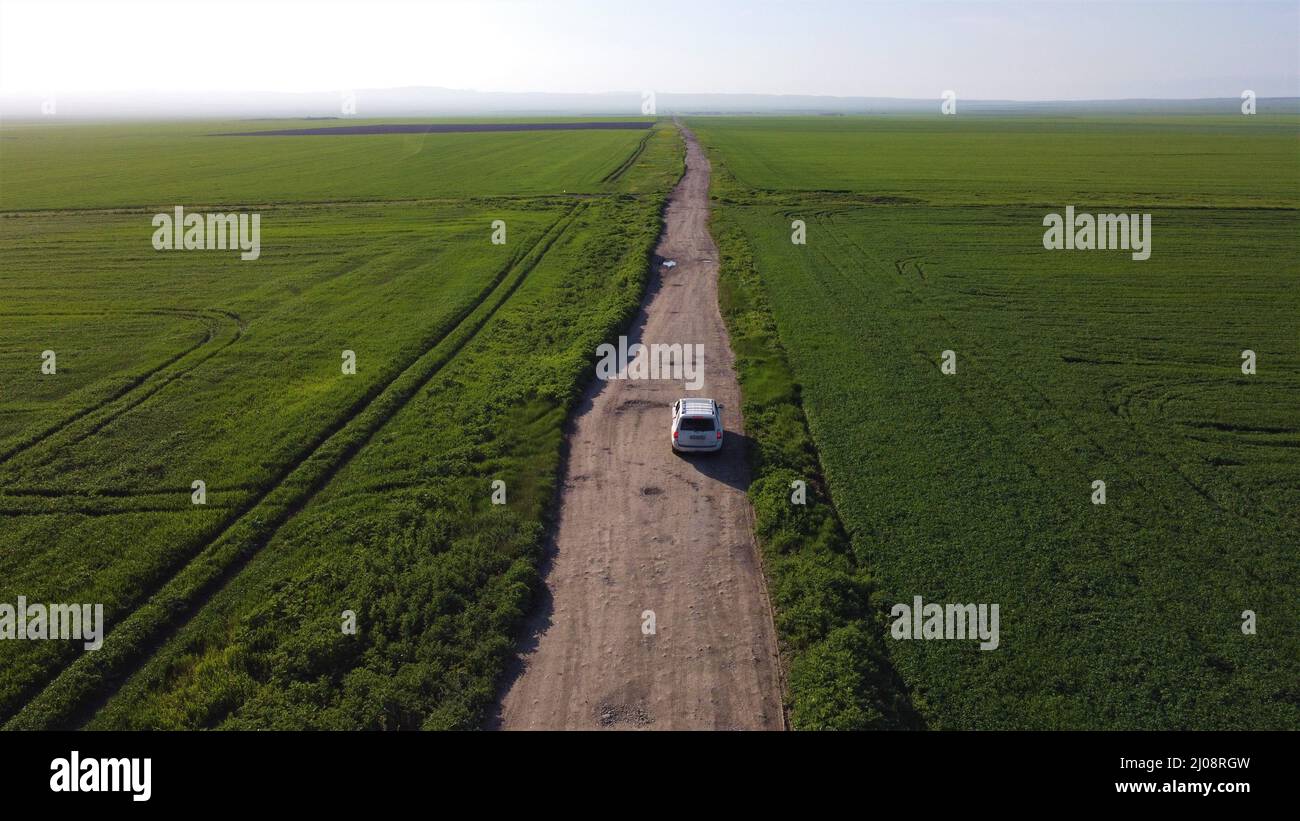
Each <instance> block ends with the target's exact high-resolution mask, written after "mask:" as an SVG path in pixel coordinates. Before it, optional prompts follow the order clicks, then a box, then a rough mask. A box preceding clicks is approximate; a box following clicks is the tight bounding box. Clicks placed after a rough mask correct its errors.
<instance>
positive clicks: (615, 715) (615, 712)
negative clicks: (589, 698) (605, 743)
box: [596, 703, 655, 727]
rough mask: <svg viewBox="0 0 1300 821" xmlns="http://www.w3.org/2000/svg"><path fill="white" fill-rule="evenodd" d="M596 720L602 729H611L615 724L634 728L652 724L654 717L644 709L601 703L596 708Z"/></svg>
mask: <svg viewBox="0 0 1300 821" xmlns="http://www.w3.org/2000/svg"><path fill="white" fill-rule="evenodd" d="M596 720H597V721H599V722H600V726H602V727H613V726H614V725H615V724H631V725H632V726H634V727H644V726H646V725H647V724H654V721H655V719H654V716H652V715H651V714H650V711H649V710H647V709H646V708H644V707H639V706H638V707H629V706H627V705H626V704H609V703H601V704H600V706H598V707H597V708H596Z"/></svg>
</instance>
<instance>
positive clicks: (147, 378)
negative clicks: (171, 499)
mask: <svg viewBox="0 0 1300 821" xmlns="http://www.w3.org/2000/svg"><path fill="white" fill-rule="evenodd" d="M131 313H132V314H136V315H140V314H143V315H150V316H182V317H187V318H195V319H204V320H210V322H209V324H208V333H207V336H206V337H204V338H203V339H201V340H199V341H198V342H196V343H194V344H193V345H191V346H189V347H187V348H184V349H183V350H181V351H180V352H178V353H176V354H174V355H172V356H170V357H168V358H167V359H165V360H163V361H162V362H161V363H159V364H158V365H157V366H155V367H153V368H150V369H149V370H147V371H145V372H144V373H142V374H138V375H136V376H132V377H127V382H126V384H125V385H123V386H122V387H121V389H119V390H117V391H115V392H114V393H112V394H111V395H109V396H107V397H105V398H104V399H102V400H100V401H99V402H96V403H93V404H91V405H88V406H86V407H84V408H81V409H80V410H77V411H75V412H73V413H72V414H70V415H69V416H66V417H64V418H63V419H61V420H59V421H58V422H55V423H54V424H53V425H51V426H49V427H47V428H45V429H44V430H42V431H39V432H38V433H36V434H34V435H32V436H30V437H28V438H26V439H24V440H23V441H20V442H18V443H16V444H14V445H11V446H10V447H9V448H8V449H7V450H4V451H0V465H4V464H5V463H7V462H8V461H9V460H11V459H13V458H14V457H15V456H18V455H20V454H23V453H26V452H27V451H29V450H31V449H33V448H35V447H37V446H38V445H41V444H42V443H45V442H47V441H48V440H49V439H50V438H52V437H55V436H58V435H60V434H62V433H64V432H65V431H68V430H69V429H71V428H72V427H73V426H74V425H76V424H77V423H78V422H81V421H83V420H86V422H87V424H88V425H89V429H88V430H86V431H84V432H74V433H73V434H72V436H73V437H74V438H73V439H72V440H71V441H70V442H69V443H68V444H72V445H75V444H77V443H78V442H81V441H83V440H85V439H86V438H88V437H90V436H93V435H95V433H97V432H99V431H100V430H101V429H102V428H103V427H104V426H105V425H107V424H109V423H110V422H112V421H113V420H114V419H117V418H118V417H120V416H121V415H122V414H124V413H127V412H128V411H130V410H131V409H132V408H134V407H136V406H137V405H139V404H140V403H141V402H144V401H145V400H146V399H148V398H149V397H150V396H153V395H154V394H155V393H157V392H158V391H160V390H162V389H163V388H164V387H166V386H167V385H168V384H170V383H171V382H172V381H174V380H176V379H178V378H180V377H182V376H184V375H186V374H188V373H190V372H191V371H193V370H194V369H195V368H197V367H198V366H199V365H202V364H203V363H204V362H206V361H208V360H209V359H211V358H212V357H214V356H216V355H217V354H219V353H221V351H223V350H225V349H226V348H227V347H229V346H231V345H233V344H235V343H236V342H238V341H239V339H240V338H241V337H242V336H243V335H244V329H245V324H244V321H243V319H242V318H240V316H239V315H238V314H236V313H234V312H233V311H225V310H221V309H215V308H214V309H198V310H188V309H183V308H155V309H151V310H147V311H133V312H131ZM110 318H111V317H110ZM227 321H228V322H232V323H233V324H234V332H233V333H232V334H231V336H230V338H229V339H227V340H226V341H225V342H224V343H223V344H221V345H219V346H218V347H216V348H215V349H213V350H211V351H208V352H207V353H206V355H204V356H202V357H199V358H198V359H196V360H195V361H193V362H190V363H189V364H187V365H185V366H183V367H178V368H175V369H172V370H168V369H169V368H171V367H172V366H173V365H176V364H177V363H179V362H181V361H182V360H184V359H185V358H186V357H188V356H189V355H190V354H192V353H194V352H195V351H197V350H199V349H200V348H203V347H205V346H207V345H209V344H210V343H211V342H213V341H214V340H216V339H217V336H218V331H217V328H218V326H219V325H220V324H223V323H224V322H227ZM164 372H165V373H164ZM154 377H157V378H156V379H155V378H154ZM90 417H94V418H93V419H92V418H90Z"/></svg>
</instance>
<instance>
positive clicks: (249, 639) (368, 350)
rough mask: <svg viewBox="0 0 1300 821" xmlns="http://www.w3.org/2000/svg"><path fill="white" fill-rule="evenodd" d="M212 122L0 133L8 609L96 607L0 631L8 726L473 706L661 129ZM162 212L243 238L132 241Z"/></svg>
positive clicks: (349, 716) (670, 167) (343, 718)
mask: <svg viewBox="0 0 1300 821" xmlns="http://www.w3.org/2000/svg"><path fill="white" fill-rule="evenodd" d="M255 125H256V127H257V129H258V130H262V129H271V128H277V127H291V126H295V125H296V126H302V125H303V124H302V123H301V122H298V123H280V122H259V123H256V124H255ZM236 130H250V128H249V124H248V123H210V122H209V123H183V124H175V123H170V124H158V125H152V124H131V125H77V126H61V127H58V126H55V127H52V126H46V125H39V126H37V125H16V124H15V125H7V126H5V127H4V128H3V129H0V161H2V162H3V165H4V179H3V184H2V185H0V254H3V256H4V259H5V261H6V264H5V266H4V268H3V270H0V294H3V302H0V521H3V523H4V524H3V528H0V601H6V602H14V601H16V599H17V597H18V596H25V597H26V598H27V600H28V601H41V602H102V603H103V604H104V605H105V621H106V624H107V627H108V630H109V634H108V637H107V639H106V641H105V643H104V646H103V647H102V648H101V649H100V650H98V651H96V652H94V653H84V652H82V649H81V646H80V645H79V644H73V643H69V642H47V641H41V642H38V641H6V642H3V643H0V723H5V726H7V727H9V728H11V729H12V728H32V727H75V726H87V725H88V726H92V727H103V728H125V727H150V728H201V727H259V728H305V727H317V728H373V729H378V728H418V727H473V726H477V724H478V722H479V721H480V719H481V715H482V711H483V709H484V708H485V706H486V705H487V704H488V703H489V702H490V701H491V699H492V696H493V687H494V684H495V682H496V680H497V678H498V676H499V673H500V670H501V668H502V665H503V663H504V661H505V659H506V658H507V656H508V655H509V654H510V653H511V652H512V644H511V642H512V638H513V631H514V630H515V629H516V628H517V623H518V619H519V617H520V615H521V614H522V613H523V612H524V611H525V609H526V608H527V606H528V602H529V599H530V596H531V594H532V593H533V591H534V589H535V587H536V584H537V578H536V564H537V560H538V557H539V555H540V539H541V535H542V533H543V532H544V529H545V517H546V515H547V511H548V508H549V505H550V503H551V500H552V496H553V485H554V477H555V473H556V469H557V465H558V460H559V454H560V443H561V424H562V422H563V420H564V418H565V415H566V412H567V410H568V409H569V407H570V405H571V403H572V402H573V401H574V399H575V397H576V396H577V395H578V393H579V391H580V389H581V386H582V383H583V382H584V381H585V379H587V378H588V377H589V372H590V367H591V361H590V360H591V351H593V350H594V349H595V347H596V345H597V344H598V343H599V342H600V341H602V340H604V339H606V338H607V337H609V336H610V335H611V334H612V333H613V332H614V331H615V330H616V329H617V328H619V327H620V326H621V325H622V324H623V323H625V322H626V321H627V320H628V318H629V317H630V316H631V314H632V312H633V311H634V310H635V307H636V306H637V304H638V302H639V299H640V295H641V292H642V287H643V283H644V278H645V273H646V270H647V263H648V257H649V254H650V251H651V249H652V248H653V245H654V242H655V240H656V238H657V235H658V231H659V213H660V208H661V206H662V202H663V198H664V196H665V195H666V193H667V191H668V190H669V189H670V188H671V186H672V184H673V183H674V182H675V181H676V179H677V177H678V176H679V174H680V171H681V155H682V148H681V143H680V138H679V137H678V136H677V134H676V132H675V131H674V130H673V129H671V128H670V127H665V126H656V127H654V128H652V129H648V130H647V129H639V130H602V131H597V130H592V131H528V132H518V133H453V134H419V135H415V134H392V135H388V134H386V135H373V136H370V135H367V136H346V137H339V136H328V137H321V136H317V137H218V136H211V135H212V134H216V133H222V132H230V131H236ZM175 206H184V208H185V209H186V210H187V211H188V212H221V213H228V212H245V213H248V212H252V213H258V214H260V215H261V249H260V257H259V258H258V259H256V260H248V261H245V260H241V259H240V256H239V252H238V251H228V250H227V251H222V250H202V251H199V250H193V251H177V250H172V251H156V250H155V249H154V247H153V246H152V244H151V236H152V235H153V233H154V227H153V226H152V225H151V219H152V217H153V215H154V214H156V213H171V211H172V209H173V208H174V207H175ZM494 220H502V221H504V223H505V225H506V229H507V234H506V237H507V239H506V242H505V243H504V244H493V243H492V242H491V236H492V232H493V227H492V223H493V221H494ZM45 351H53V352H54V353H55V356H56V369H55V372H54V373H44V372H43V371H42V363H43V362H44V359H43V352H45ZM344 351H352V352H354V353H355V362H356V372H355V374H346V373H344V372H343V368H342V364H343V361H344V360H343V352H344ZM196 480H201V481H203V482H204V483H205V485H206V500H205V503H204V504H201V505H200V504H194V503H193V500H192V496H191V494H192V483H193V482H194V481H196ZM496 480H501V481H503V482H504V483H505V485H504V487H505V492H506V503H505V504H504V505H500V504H492V490H493V487H492V483H493V482H494V481H496ZM344 611H352V612H353V613H354V614H355V621H356V625H357V628H356V632H355V634H348V633H345V632H344V631H343V630H341V629H340V624H341V619H342V614H343V613H344Z"/></svg>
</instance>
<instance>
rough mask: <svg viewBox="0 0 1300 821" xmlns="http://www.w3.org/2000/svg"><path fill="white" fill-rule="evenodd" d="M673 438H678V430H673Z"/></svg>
mask: <svg viewBox="0 0 1300 821" xmlns="http://www.w3.org/2000/svg"><path fill="white" fill-rule="evenodd" d="M673 438H674V439H676V438H677V431H673Z"/></svg>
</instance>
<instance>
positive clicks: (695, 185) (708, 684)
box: [489, 128, 784, 729]
mask: <svg viewBox="0 0 1300 821" xmlns="http://www.w3.org/2000/svg"><path fill="white" fill-rule="evenodd" d="M682 134H683V136H684V137H685V139H686V144H687V153H686V173H685V175H684V176H683V177H682V179H681V181H680V182H679V183H678V185H677V187H676V188H675V189H674V191H673V193H672V196H671V198H670V199H669V203H668V207H667V210H666V211H665V212H664V230H663V232H662V233H661V235H660V238H659V244H658V246H657V248H656V249H655V257H654V260H653V266H654V267H653V269H652V271H651V273H650V276H649V277H648V278H647V279H648V282H647V290H646V296H645V298H644V300H643V303H642V307H641V310H640V312H639V314H638V315H637V318H636V319H635V320H634V324H633V328H632V330H630V331H629V332H628V334H627V335H628V341H629V343H633V342H641V343H642V344H646V343H666V344H674V343H676V344H682V345H687V344H696V343H699V344H702V345H703V346H704V350H705V367H704V372H703V375H704V386H703V389H702V392H695V393H694V394H693V395H695V396H709V397H712V398H715V399H717V400H718V401H719V402H720V403H721V404H722V405H723V406H724V409H723V418H724V423H725V426H726V428H727V433H726V439H725V440H724V442H725V444H724V447H723V449H722V450H721V451H719V452H717V453H702V454H690V455H685V456H679V455H677V454H675V453H674V452H673V451H672V450H671V446H670V442H671V440H670V437H669V421H670V415H669V405H670V404H671V403H672V402H673V401H674V400H676V399H678V398H680V397H681V396H684V395H688V394H687V393H686V391H685V389H684V387H683V384H682V382H681V381H672V380H668V379H660V380H638V381H627V380H611V381H604V382H601V381H595V382H593V384H592V385H591V386H590V387H589V388H588V390H587V392H586V394H585V396H584V398H583V401H582V403H581V405H580V406H579V408H578V409H577V411H576V414H575V418H574V419H573V420H572V421H571V422H570V425H569V429H568V431H567V435H566V444H565V447H566V456H565V464H564V468H563V471H564V479H563V485H562V490H561V493H560V498H559V504H558V512H557V514H556V522H555V525H554V529H553V531H552V534H551V539H550V542H549V544H548V546H547V553H546V558H545V560H544V564H543V575H544V577H545V589H544V590H543V591H541V594H540V596H539V599H540V601H539V604H538V606H536V607H535V610H534V612H533V614H531V616H530V618H529V622H528V626H527V634H526V637H525V639H524V648H523V650H522V653H521V657H520V659H519V660H518V661H517V662H516V663H515V664H514V665H513V669H512V670H511V671H509V672H508V673H507V675H506V678H507V680H508V682H509V683H508V685H507V687H508V689H507V691H506V692H505V693H504V694H503V697H502V698H501V700H500V703H499V705H498V712H497V715H496V716H495V717H494V718H493V719H492V720H491V721H490V722H489V726H492V727H499V728H505V729H601V728H611V729H623V728H626V729H651V728H662V729H709V728H714V729H780V728H782V726H783V723H784V714H783V711H782V693H781V673H780V662H779V659H778V658H777V644H776V637H775V629H774V626H773V621H772V613H771V608H770V605H769V602H768V597H767V590H766V580H765V578H764V575H763V568H762V566H761V562H760V559H759V555H758V549H757V546H756V545H755V543H754V529H753V520H752V513H751V510H750V507H749V499H748V498H747V496H746V490H747V489H748V487H749V482H750V474H749V466H748V463H747V461H746V457H747V454H746V445H747V442H748V440H747V439H746V437H745V435H744V429H743V421H744V420H743V419H742V417H741V413H740V408H741V404H740V386H739V383H738V381H737V379H736V374H735V371H734V368H733V356H732V353H731V346H730V342H729V338H728V335H727V330H726V326H725V324H724V323H723V321H722V316H721V314H720V313H719V309H718V294H717V277H718V249H717V246H716V245H715V244H714V242H713V238H712V237H711V236H710V234H709V229H708V219H709V174H710V166H709V161H708V158H707V157H706V156H705V154H704V151H703V150H702V149H701V148H700V145H699V143H698V142H697V141H696V139H695V137H694V135H692V134H691V133H690V132H689V131H688V130H686V129H684V128H683V129H682ZM665 259H672V260H675V261H676V263H677V265H676V266H675V267H673V268H663V267H662V266H661V265H660V262H661V261H663V260H665ZM647 611H653V613H654V620H655V630H654V631H653V632H650V633H647V632H645V627H646V622H645V619H646V618H647V616H646V613H647Z"/></svg>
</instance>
